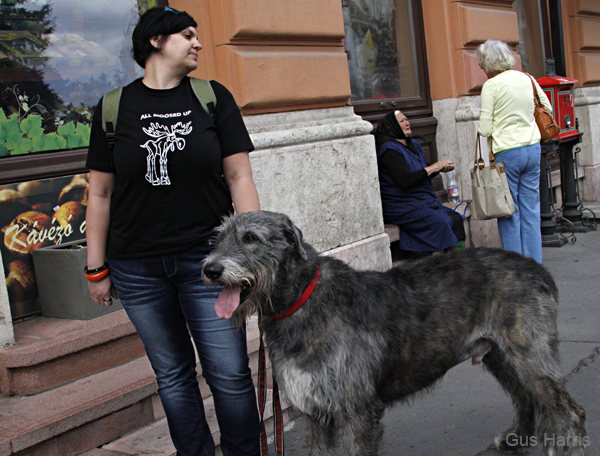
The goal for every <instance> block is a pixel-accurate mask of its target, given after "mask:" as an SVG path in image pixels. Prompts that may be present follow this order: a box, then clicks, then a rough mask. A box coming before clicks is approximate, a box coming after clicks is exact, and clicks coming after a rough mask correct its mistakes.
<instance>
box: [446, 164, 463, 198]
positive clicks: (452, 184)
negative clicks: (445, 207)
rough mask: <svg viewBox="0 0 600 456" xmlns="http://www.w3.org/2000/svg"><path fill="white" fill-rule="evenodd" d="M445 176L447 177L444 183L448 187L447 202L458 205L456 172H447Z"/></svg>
mask: <svg viewBox="0 0 600 456" xmlns="http://www.w3.org/2000/svg"><path fill="white" fill-rule="evenodd" d="M446 176H448V180H447V183H446V186H447V187H448V202H450V203H458V202H460V195H459V194H458V183H457V182H456V170H454V169H453V170H452V171H448V172H447V173H446Z"/></svg>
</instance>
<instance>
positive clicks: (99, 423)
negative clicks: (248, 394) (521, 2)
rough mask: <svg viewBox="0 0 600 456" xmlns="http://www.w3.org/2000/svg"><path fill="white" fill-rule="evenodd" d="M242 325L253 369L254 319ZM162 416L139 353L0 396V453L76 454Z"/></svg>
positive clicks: (148, 371)
mask: <svg viewBox="0 0 600 456" xmlns="http://www.w3.org/2000/svg"><path fill="white" fill-rule="evenodd" d="M247 327H248V331H247V333H248V336H247V337H248V352H249V356H250V363H251V368H252V370H253V372H256V367H257V365H258V347H259V340H260V339H259V333H258V327H257V324H256V319H252V320H251V321H249V323H248V326H247ZM75 345H80V344H75ZM50 358H52V357H50ZM59 358H60V357H59ZM198 370H200V369H199V366H198ZM198 380H199V384H200V389H201V391H202V395H203V397H204V398H205V401H206V407H207V416H208V417H209V419H211V420H212V421H214V423H213V424H212V426H213V428H214V429H215V432H218V430H216V420H214V418H213V417H212V415H214V412H210V410H212V409H213V407H212V398H211V397H210V394H211V393H210V389H209V388H208V386H207V385H206V382H205V381H204V378H203V377H202V376H201V374H199V376H198ZM211 413H212V415H211ZM163 417H164V412H163V410H162V406H161V405H160V400H159V399H158V395H157V394H156V384H155V381H154V373H153V372H152V369H151V367H150V363H149V361H148V359H147V357H146V356H143V357H139V358H137V359H134V360H133V361H129V362H127V363H124V364H122V365H119V366H116V367H112V368H110V369H107V370H104V371H101V372H97V373H95V374H92V375H90V376H87V377H85V378H81V379H78V380H76V381H73V382H70V383H67V384H65V385H62V386H59V387H56V388H54V389H51V390H48V391H44V392H41V393H38V394H35V395H30V396H21V397H19V396H14V397H0V456H8V455H18V456H26V455H27V456H29V455H36V456H71V455H73V456H74V455H79V454H81V453H83V452H86V451H89V450H90V449H94V448H98V447H101V446H102V445H104V444H106V443H107V442H111V441H113V440H115V439H119V438H121V437H122V436H124V435H127V434H128V433H130V432H134V431H136V430H138V429H140V428H144V427H145V426H148V425H154V426H155V427H160V424H156V423H157V420H159V421H160V420H161V419H163ZM165 424H166V423H165ZM164 429H165V430H166V428H164ZM165 435H167V436H168V433H167V434H165ZM217 437H218V434H217ZM161 438H162V437H161ZM216 440H217V441H218V438H217V439H216ZM169 442H170V439H169ZM135 454H137V453H135ZM140 454H144V453H140Z"/></svg>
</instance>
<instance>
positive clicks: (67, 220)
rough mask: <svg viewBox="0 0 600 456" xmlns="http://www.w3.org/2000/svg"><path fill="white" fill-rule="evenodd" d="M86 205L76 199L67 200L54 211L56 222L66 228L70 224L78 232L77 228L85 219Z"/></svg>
mask: <svg viewBox="0 0 600 456" xmlns="http://www.w3.org/2000/svg"><path fill="white" fill-rule="evenodd" d="M85 211H86V207H85V206H84V205H83V204H80V203H78V202H76V201H69V202H67V203H65V204H63V205H61V206H60V207H59V208H58V210H57V211H56V212H55V213H54V218H55V219H56V221H57V222H58V224H59V225H60V226H61V227H63V228H65V229H66V228H67V226H68V225H71V228H72V229H73V231H74V232H78V233H79V232H80V231H79V228H80V226H81V224H82V223H83V221H84V220H85Z"/></svg>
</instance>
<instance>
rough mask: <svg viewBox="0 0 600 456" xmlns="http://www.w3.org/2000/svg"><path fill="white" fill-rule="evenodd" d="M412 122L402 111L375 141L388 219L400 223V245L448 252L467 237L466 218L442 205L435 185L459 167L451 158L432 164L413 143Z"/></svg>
mask: <svg viewBox="0 0 600 456" xmlns="http://www.w3.org/2000/svg"><path fill="white" fill-rule="evenodd" d="M411 133H412V130H411V129H410V123H409V122H408V119H407V118H406V116H405V115H404V114H402V113H401V112H400V111H395V112H390V113H388V114H387V115H386V116H385V117H384V118H383V119H381V121H380V122H379V124H378V125H377V132H376V134H375V140H376V145H377V163H378V167H379V185H380V188H381V202H382V206H383V220H384V222H385V223H387V224H393V225H398V228H399V229H400V241H399V247H400V249H401V250H404V251H409V252H431V253H433V254H438V253H443V252H444V250H446V249H450V250H454V249H455V248H456V247H457V244H458V241H462V240H464V239H465V237H466V236H465V230H464V226H463V218H462V217H461V215H460V214H458V213H456V212H454V211H453V210H451V209H449V208H447V207H445V206H444V205H442V204H440V203H439V202H438V200H437V197H436V194H435V192H434V191H433V186H432V185H431V179H432V178H433V177H435V176H436V175H437V174H438V173H439V172H447V171H451V170H453V169H454V164H453V163H452V162H451V161H449V160H441V161H438V162H436V163H434V164H432V165H430V166H427V164H426V163H425V155H424V154H423V149H421V146H420V145H419V143H418V142H417V141H416V140H414V139H410V137H409V135H411Z"/></svg>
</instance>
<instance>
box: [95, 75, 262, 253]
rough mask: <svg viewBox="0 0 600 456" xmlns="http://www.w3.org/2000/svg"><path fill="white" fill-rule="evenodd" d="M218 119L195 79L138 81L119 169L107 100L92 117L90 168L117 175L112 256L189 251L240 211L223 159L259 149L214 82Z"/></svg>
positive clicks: (120, 124) (118, 143)
mask: <svg viewBox="0 0 600 456" xmlns="http://www.w3.org/2000/svg"><path fill="white" fill-rule="evenodd" d="M211 85H212V87H213V90H214V91H215V95H216V98H217V103H216V120H215V121H213V119H212V118H211V117H210V116H209V115H208V113H207V112H206V111H205V110H204V109H203V108H202V105H201V104H200V102H199V101H198V99H197V98H196V96H195V95H194V93H193V91H192V88H191V85H190V81H189V78H187V77H186V78H184V79H183V81H182V82H181V84H179V85H178V86H177V87H174V88H172V89H167V90H155V89H150V88H148V87H146V86H145V85H144V84H143V83H142V80H141V79H138V80H136V81H134V82H132V83H131V84H129V85H128V86H126V87H124V88H123V93H122V95H121V102H120V105H119V115H118V119H117V127H116V131H115V148H114V154H113V161H114V169H112V168H111V164H110V158H109V154H108V147H107V143H106V137H105V134H104V131H103V129H102V101H100V103H99V104H98V107H97V108H96V110H95V115H94V119H93V121H92V131H91V137H90V147H89V151H88V157H87V163H86V166H87V167H88V168H89V169H93V170H97V171H103V172H113V173H115V186H114V189H113V193H112V198H111V207H110V230H109V236H108V244H107V255H108V256H112V257H115V258H135V257H141V256H149V255H161V254H167V253H175V252H179V251H183V250H186V249H187V248H189V247H190V246H193V245H196V244H198V243H200V242H202V241H204V240H206V239H208V238H209V237H210V236H211V235H212V234H213V232H214V229H215V227H217V226H218V225H219V224H220V223H221V218H222V217H223V216H225V215H228V214H230V213H232V212H233V206H232V201H231V194H230V193H229V188H228V186H227V183H226V182H225V179H224V177H223V169H222V160H223V159H224V158H225V157H228V156H230V155H233V154H236V153H238V152H244V151H251V150H253V149H254V146H253V145H252V141H251V139H250V136H249V134H248V131H247V130H246V127H245V125H244V122H243V119H242V116H241V114H240V111H239V109H238V107H237V105H236V103H235V100H234V99H233V96H232V95H231V93H230V92H229V91H228V90H227V89H226V88H225V87H224V86H222V85H221V84H219V83H218V82H215V81H211Z"/></svg>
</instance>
